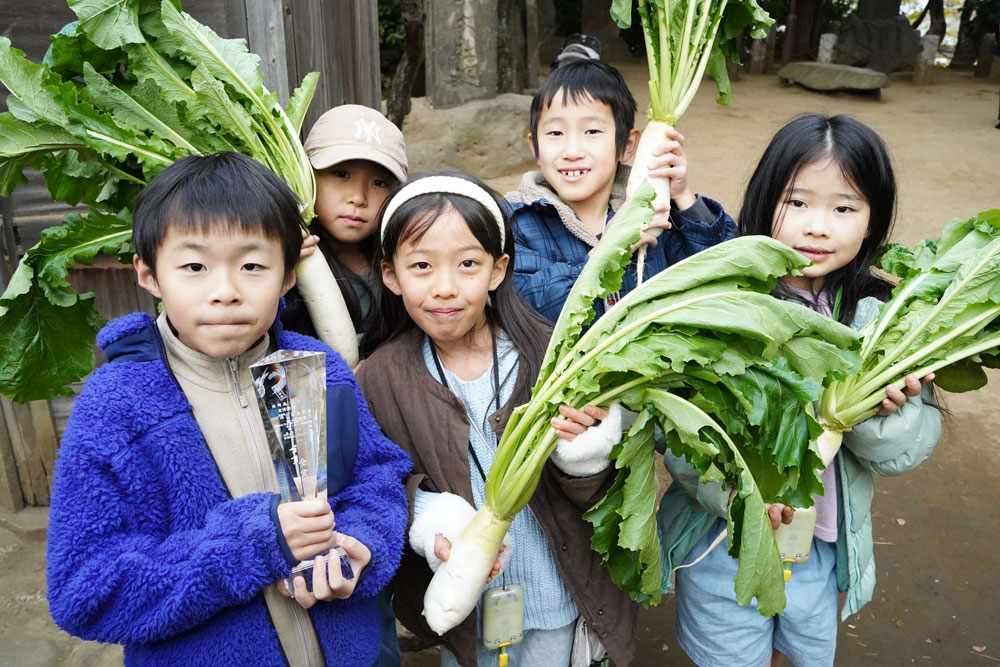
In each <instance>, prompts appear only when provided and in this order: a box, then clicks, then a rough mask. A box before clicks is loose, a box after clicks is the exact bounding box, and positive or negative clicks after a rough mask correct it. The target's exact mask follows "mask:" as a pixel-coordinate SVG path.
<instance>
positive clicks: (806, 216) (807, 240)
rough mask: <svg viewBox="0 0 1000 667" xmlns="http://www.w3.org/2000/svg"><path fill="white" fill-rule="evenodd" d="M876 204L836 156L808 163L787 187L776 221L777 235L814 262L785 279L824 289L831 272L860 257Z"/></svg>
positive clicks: (792, 284)
mask: <svg viewBox="0 0 1000 667" xmlns="http://www.w3.org/2000/svg"><path fill="white" fill-rule="evenodd" d="M870 213H871V208H870V207H869V206H868V202H867V201H865V198H864V197H863V196H862V195H861V194H860V193H859V192H858V191H857V190H856V189H855V187H854V186H853V185H852V184H851V183H850V182H849V181H848V180H847V179H846V178H845V177H844V175H843V174H842V173H841V171H840V167H839V166H838V165H837V164H836V163H835V162H834V161H833V160H830V159H824V160H821V161H819V162H813V163H811V164H807V165H805V166H804V167H802V168H801V169H800V170H799V173H798V174H797V175H796V177H795V181H794V182H793V183H789V185H788V187H787V188H786V189H785V193H784V199H783V200H782V201H781V202H780V203H779V204H778V207H777V209H776V210H775V212H774V219H773V220H772V223H771V236H773V237H774V238H776V239H777V240H779V241H781V242H782V243H784V244H785V245H788V246H791V247H792V248H794V249H795V250H797V251H799V252H800V253H802V254H803V255H805V256H806V257H807V258H809V259H811V260H812V261H813V262H814V264H813V265H812V266H810V267H807V268H805V269H803V271H802V273H803V275H801V276H785V277H784V278H783V279H782V280H784V282H785V283H787V284H789V285H791V286H793V287H800V288H803V289H810V288H811V289H813V290H818V289H820V288H821V287H822V286H823V279H824V277H825V276H827V275H829V274H831V273H833V272H834V271H836V270H837V269H839V268H841V267H843V266H846V265H847V264H848V263H849V262H850V261H851V260H852V259H854V258H855V257H856V256H857V254H858V251H859V250H860V249H861V244H862V243H863V242H864V240H865V238H866V237H867V236H868V217H869V215H870Z"/></svg>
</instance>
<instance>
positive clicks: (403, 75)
mask: <svg viewBox="0 0 1000 667" xmlns="http://www.w3.org/2000/svg"><path fill="white" fill-rule="evenodd" d="M399 10H400V13H401V14H402V17H403V57H402V58H400V60H399V64H398V65H397V66H396V73H395V74H393V76H392V81H391V82H390V84H389V90H388V92H387V93H386V98H385V105H386V111H387V114H388V117H389V120H390V121H392V122H393V124H395V125H396V126H397V127H399V128H402V127H403V119H405V118H406V114H408V113H410V91H411V90H413V82H414V81H416V79H417V73H418V72H419V71H420V65H421V64H423V62H424V9H423V2H422V0H399Z"/></svg>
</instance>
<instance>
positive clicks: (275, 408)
mask: <svg viewBox="0 0 1000 667" xmlns="http://www.w3.org/2000/svg"><path fill="white" fill-rule="evenodd" d="M250 373H251V375H252V376H253V382H254V388H255V389H256V393H257V404H258V406H259V407H260V413H261V418H262V419H263V420H264V431H265V433H266V434H267V442H268V448H269V449H270V452H271V462H272V463H273V465H274V472H275V475H276V477H277V479H278V491H279V493H280V494H281V501H282V502H289V501H298V500H310V499H312V498H326V480H327V476H326V461H327V458H326V354H324V353H323V352H299V351H290V350H279V351H277V352H275V353H274V354H271V355H268V356H267V357H265V358H264V359H262V360H261V361H259V362H257V363H256V364H253V365H252V366H251V367H250ZM335 549H336V552H338V553H339V555H340V564H341V573H342V574H343V576H344V578H345V579H352V578H353V577H354V572H353V570H352V569H351V567H350V562H349V560H348V558H347V553H346V552H344V550H343V549H340V548H335ZM331 551H333V550H331ZM312 567H313V561H312V560H308V561H303V562H301V563H299V564H298V565H296V566H295V567H294V568H292V575H291V577H290V578H289V579H288V580H287V581H286V582H285V584H286V586H287V587H288V591H289V592H290V593H293V592H294V590H295V589H294V587H293V586H292V579H294V578H295V577H297V576H302V577H303V578H304V579H305V582H306V587H307V588H308V589H309V590H310V591H311V590H312Z"/></svg>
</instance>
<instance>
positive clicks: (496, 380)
mask: <svg viewBox="0 0 1000 667" xmlns="http://www.w3.org/2000/svg"><path fill="white" fill-rule="evenodd" d="M490 340H491V341H492V343H493V392H494V400H495V401H496V409H497V410H498V411H499V410H500V362H499V355H498V354H497V337H496V332H495V331H494V330H493V327H492V326H491V327H490ZM428 342H429V343H430V346H431V357H433V359H434V366H435V367H436V368H437V372H438V378H439V379H440V381H441V384H443V385H444V386H445V388H446V389H448V391H450V392H451V393H452V395H453V396H455V398H457V399H458V400H459V402H461V403H462V405H463V406H464V405H465V403H464V402H463V401H462V399H460V398H458V394H456V393H455V390H454V389H452V388H451V383H450V382H448V377H447V376H446V375H445V374H444V367H443V366H441V360H440V359H439V358H438V353H437V347H436V346H435V345H434V341H433V340H430V339H429V338H428ZM465 416H466V417H468V418H469V424H470V425H471V426H472V428H474V429H476V433H477V434H478V435H479V437H480V438H481V439H482V441H483V443H484V444H485V445H486V446H487V447H489V441H488V440H487V439H486V434H485V433H484V432H483V431H482V429H480V428H479V425H478V424H477V423H476V420H475V418H474V417H473V415H472V412H471V411H470V410H469V409H468V408H466V409H465ZM469 453H470V454H472V461H473V462H474V463H475V464H476V469H477V470H478V471H479V475H480V476H481V477H482V478H483V482H485V481H486V472H485V471H484V470H483V464H482V463H480V462H479V457H478V456H477V455H476V448H475V447H473V446H472V439H471V438H470V439H469Z"/></svg>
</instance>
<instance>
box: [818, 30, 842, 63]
mask: <svg viewBox="0 0 1000 667" xmlns="http://www.w3.org/2000/svg"><path fill="white" fill-rule="evenodd" d="M836 45H837V35H836V33H832V32H827V33H824V34H822V35H820V36H819V53H818V55H817V56H816V62H821V63H831V62H833V49H834V47H835V46H836Z"/></svg>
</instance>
